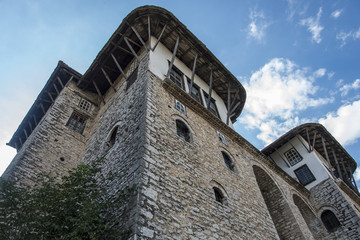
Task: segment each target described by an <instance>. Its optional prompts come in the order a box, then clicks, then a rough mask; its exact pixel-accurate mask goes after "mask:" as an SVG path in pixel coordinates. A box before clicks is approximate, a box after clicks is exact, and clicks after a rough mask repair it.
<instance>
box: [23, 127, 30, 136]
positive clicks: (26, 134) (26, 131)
mask: <svg viewBox="0 0 360 240" xmlns="http://www.w3.org/2000/svg"><path fill="white" fill-rule="evenodd" d="M23 130H24V133H25V136H26V138H28V137H29V136H28V134H27V131H26V129H25V128H23Z"/></svg>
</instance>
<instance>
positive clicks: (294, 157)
mask: <svg viewBox="0 0 360 240" xmlns="http://www.w3.org/2000/svg"><path fill="white" fill-rule="evenodd" d="M284 155H285V157H286V159H287V160H288V161H289V163H290V165H291V166H294V165H295V164H297V163H298V162H301V160H303V158H302V156H301V155H300V154H299V153H298V151H296V149H295V148H290V149H289V150H287V151H286V152H285V153H284Z"/></svg>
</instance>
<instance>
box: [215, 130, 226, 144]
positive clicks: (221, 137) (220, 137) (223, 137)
mask: <svg viewBox="0 0 360 240" xmlns="http://www.w3.org/2000/svg"><path fill="white" fill-rule="evenodd" d="M216 133H217V135H218V137H219V140H220V142H222V143H223V144H225V145H226V140H225V136H224V135H223V134H222V133H221V132H219V131H216Z"/></svg>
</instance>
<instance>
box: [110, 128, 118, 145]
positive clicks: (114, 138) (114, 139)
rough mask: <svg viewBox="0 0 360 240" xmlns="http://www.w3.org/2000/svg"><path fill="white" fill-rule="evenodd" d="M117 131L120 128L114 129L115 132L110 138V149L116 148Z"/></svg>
mask: <svg viewBox="0 0 360 240" xmlns="http://www.w3.org/2000/svg"><path fill="white" fill-rule="evenodd" d="M117 131H118V127H117V126H116V127H115V128H114V130H113V131H112V132H111V136H110V139H109V141H108V145H109V147H112V146H114V144H115V142H116V135H117Z"/></svg>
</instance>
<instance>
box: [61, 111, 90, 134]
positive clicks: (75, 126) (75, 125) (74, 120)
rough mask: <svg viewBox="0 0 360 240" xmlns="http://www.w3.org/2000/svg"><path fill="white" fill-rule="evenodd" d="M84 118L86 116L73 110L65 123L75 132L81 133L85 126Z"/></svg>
mask: <svg viewBox="0 0 360 240" xmlns="http://www.w3.org/2000/svg"><path fill="white" fill-rule="evenodd" d="M86 120H87V118H86V117H84V116H83V115H81V114H79V113H77V112H73V113H72V114H71V117H70V118H69V121H68V122H67V123H66V126H67V127H68V128H70V129H72V130H74V131H75V132H78V133H80V134H82V133H83V131H84V128H85V123H86Z"/></svg>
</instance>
